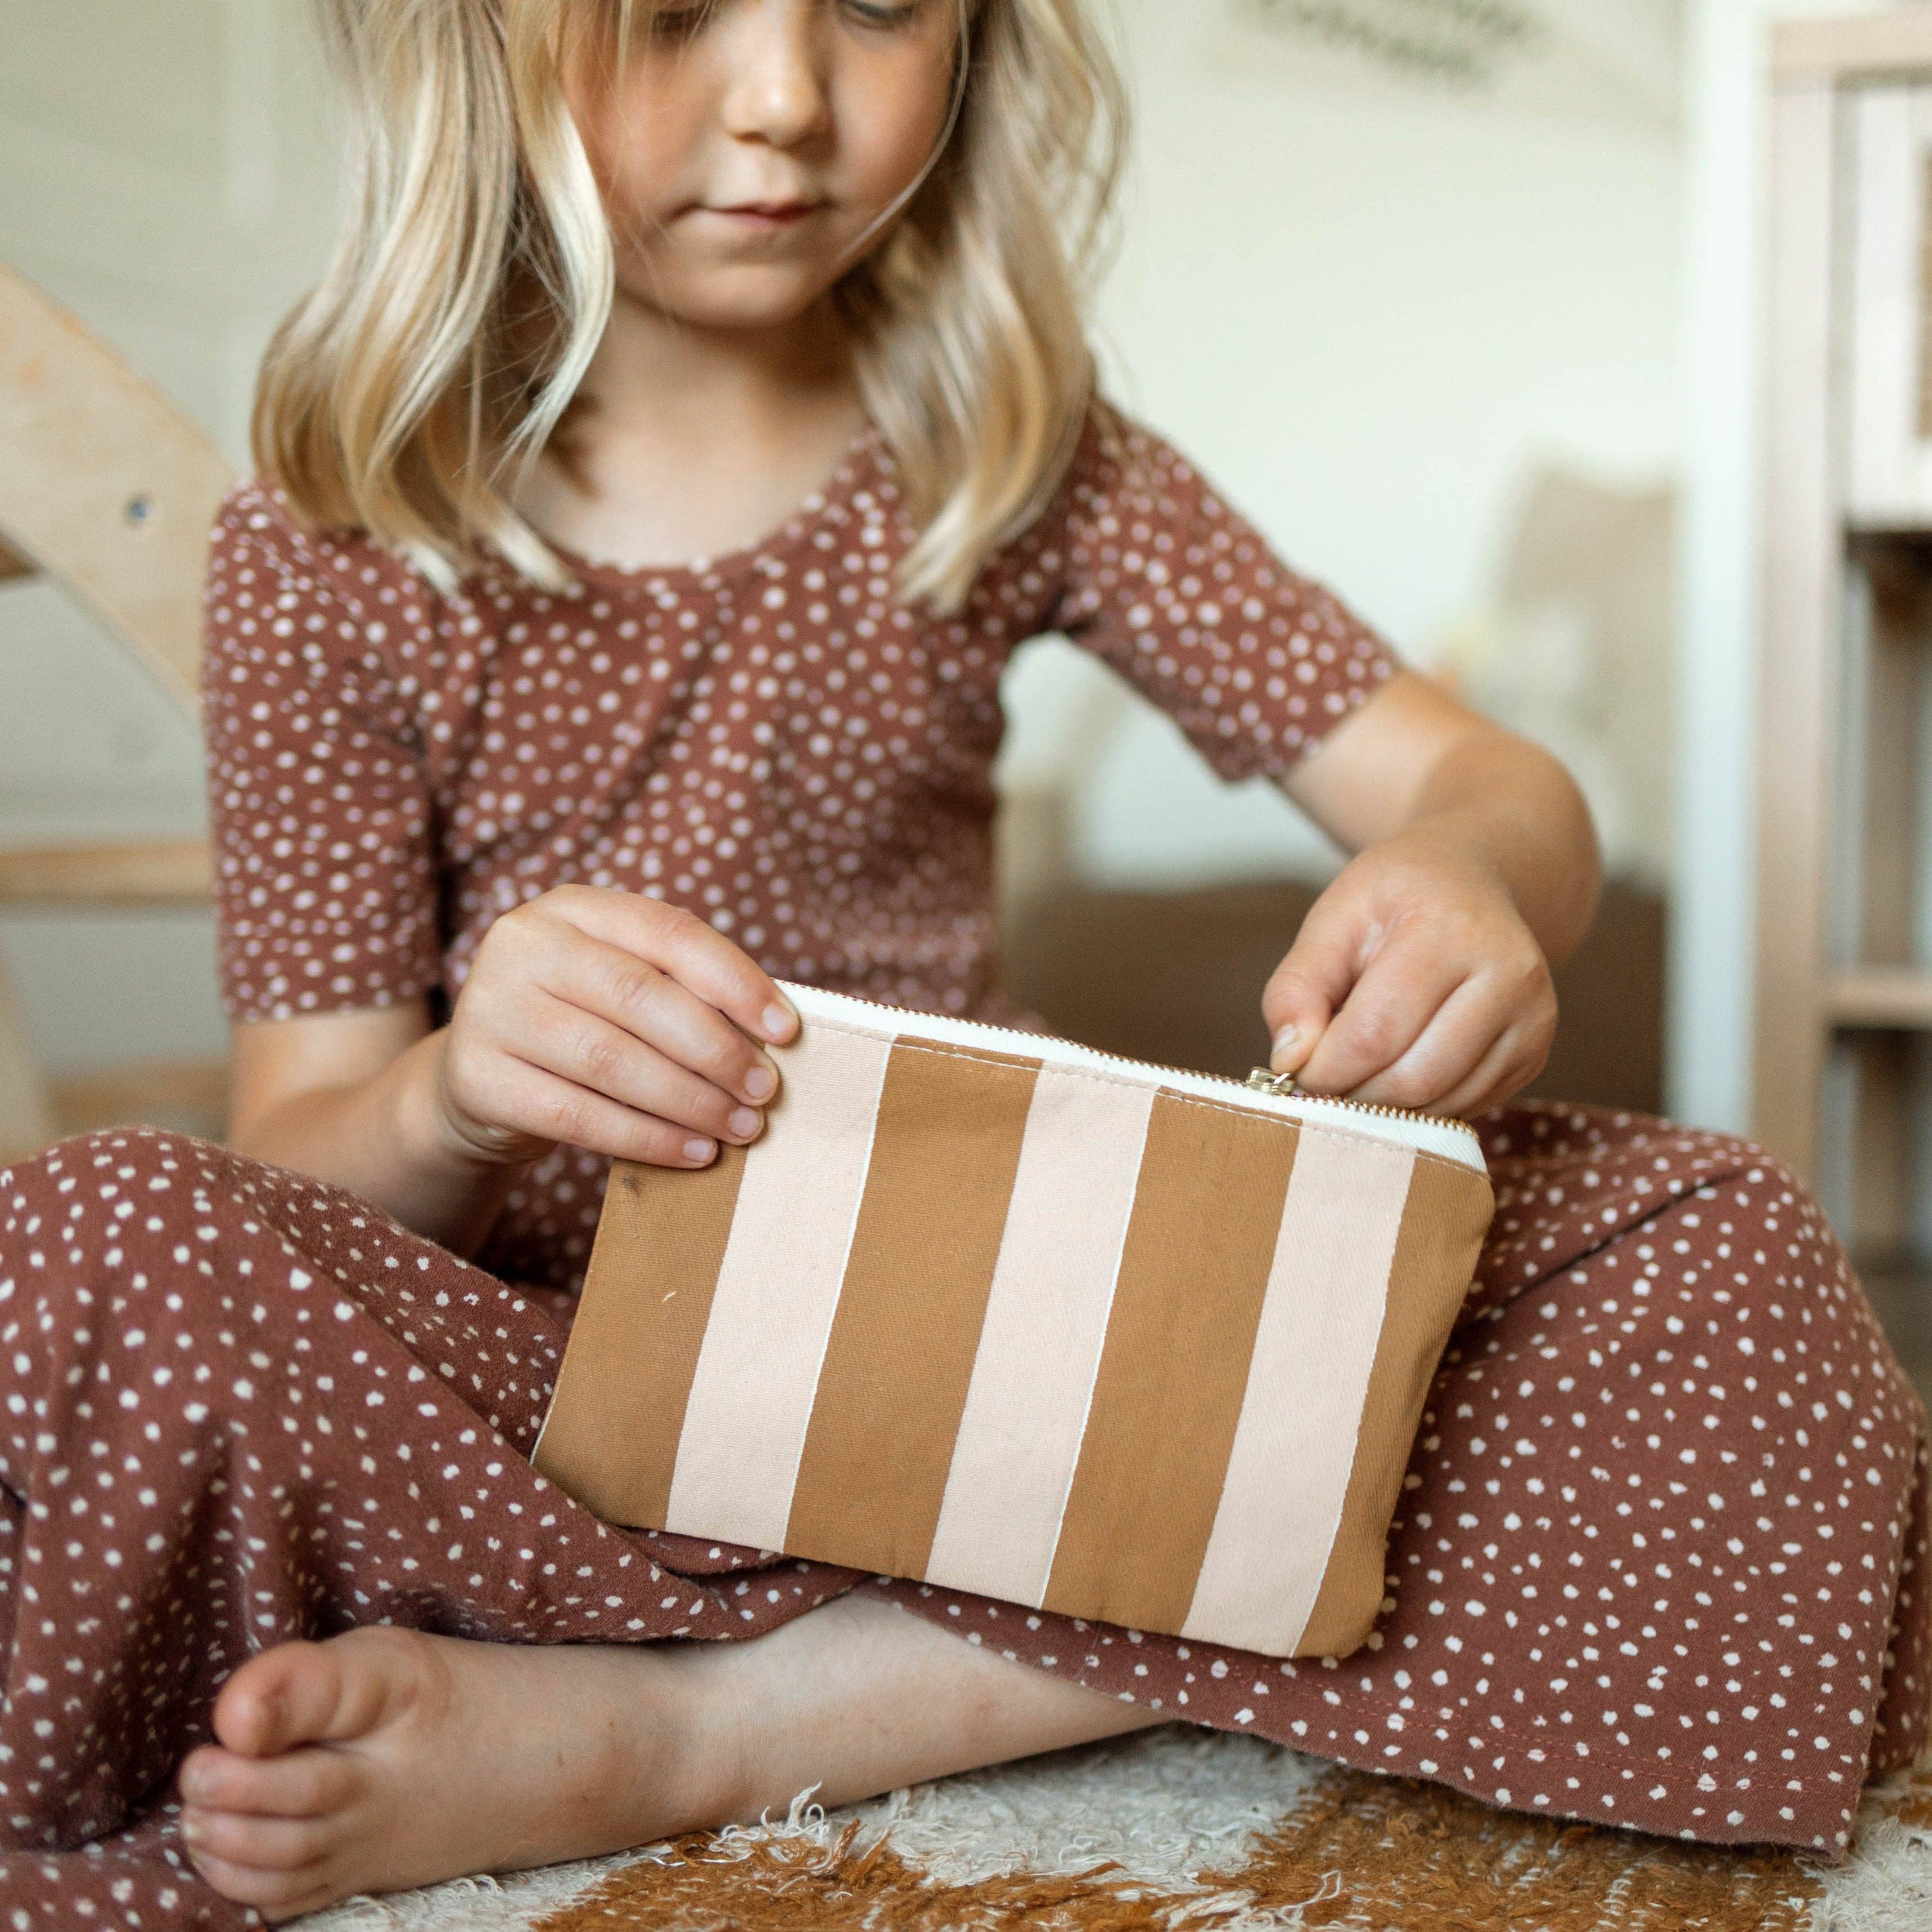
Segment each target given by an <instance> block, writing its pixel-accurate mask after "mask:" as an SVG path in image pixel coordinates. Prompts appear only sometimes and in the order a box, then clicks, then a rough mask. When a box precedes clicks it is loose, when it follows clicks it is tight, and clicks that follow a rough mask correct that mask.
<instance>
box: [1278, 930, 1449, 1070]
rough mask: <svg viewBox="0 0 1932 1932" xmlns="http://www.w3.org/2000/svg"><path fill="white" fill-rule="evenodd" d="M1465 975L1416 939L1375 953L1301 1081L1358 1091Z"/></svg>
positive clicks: (1414, 1036)
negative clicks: (1420, 945)
mask: <svg viewBox="0 0 1932 1932" xmlns="http://www.w3.org/2000/svg"><path fill="white" fill-rule="evenodd" d="M1466 977H1467V976H1466V974H1464V973H1463V971H1461V970H1460V968H1457V967H1454V966H1448V965H1445V964H1444V963H1443V962H1442V959H1440V958H1439V956H1436V954H1435V953H1433V952H1432V951H1431V950H1430V949H1427V948H1426V947H1419V946H1418V945H1415V944H1408V945H1402V944H1397V945H1394V946H1391V947H1390V948H1389V949H1388V950H1387V951H1386V952H1384V953H1379V954H1378V955H1377V956H1376V958H1375V959H1373V960H1371V961H1370V962H1369V965H1368V966H1367V969H1366V970H1365V971H1364V973H1363V974H1362V976H1361V978H1360V979H1359V980H1357V981H1356V982H1355V985H1354V986H1352V988H1351V989H1349V997H1348V998H1347V999H1346V1001H1344V1002H1343V1006H1342V1009H1341V1010H1340V1012H1339V1013H1337V1015H1336V1016H1335V1017H1334V1019H1333V1020H1331V1022H1329V1025H1328V1031H1326V1032H1325V1033H1324V1034H1322V1037H1321V1039H1320V1040H1319V1042H1317V1043H1316V1048H1315V1051H1314V1052H1313V1053H1312V1054H1310V1056H1309V1058H1308V1060H1307V1063H1306V1064H1304V1067H1302V1070H1301V1082H1302V1085H1304V1086H1305V1087H1307V1088H1309V1089H1310V1091H1313V1092H1315V1093H1318V1094H1349V1095H1351V1096H1360V1095H1361V1093H1362V1090H1363V1089H1364V1088H1366V1087H1367V1085H1368V1083H1369V1082H1370V1081H1372V1080H1373V1079H1375V1077H1376V1075H1377V1074H1379V1073H1382V1072H1383V1071H1384V1070H1385V1069H1386V1068H1388V1067H1393V1066H1394V1064H1396V1063H1397V1061H1399V1060H1400V1059H1401V1058H1402V1057H1403V1055H1404V1054H1406V1053H1407V1052H1409V1049H1411V1048H1412V1046H1415V1043H1416V1042H1417V1041H1418V1040H1420V1039H1421V1037H1422V1036H1423V1034H1424V1031H1426V1030H1427V1027H1428V1025H1429V1023H1430V1021H1431V1020H1432V1019H1433V1018H1434V1017H1435V1016H1436V1013H1438V1012H1439V1011H1440V1010H1441V1009H1442V1007H1443V1005H1444V1004H1445V1002H1446V1001H1448V1000H1449V999H1450V998H1451V996H1452V995H1454V992H1456V990H1457V987H1458V986H1460V985H1461V984H1462V983H1463V980H1464V979H1465V978H1466Z"/></svg>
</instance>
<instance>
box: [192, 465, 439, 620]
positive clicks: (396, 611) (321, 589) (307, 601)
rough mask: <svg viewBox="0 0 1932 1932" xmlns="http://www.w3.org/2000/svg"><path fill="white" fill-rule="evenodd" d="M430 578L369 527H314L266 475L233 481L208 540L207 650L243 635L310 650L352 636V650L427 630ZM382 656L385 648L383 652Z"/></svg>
mask: <svg viewBox="0 0 1932 1932" xmlns="http://www.w3.org/2000/svg"><path fill="white" fill-rule="evenodd" d="M436 607H437V592H436V590H435V589H434V586H432V585H431V583H429V582H428V580H427V579H426V578H425V577H424V576H423V575H422V573H421V572H420V571H418V570H417V569H416V567H415V565H413V564H412V563H410V562H409V560H408V559H407V558H405V557H403V556H398V554H397V553H395V551H394V550H389V549H388V548H386V547H385V546H384V545H383V544H380V543H378V542H377V541H376V540H375V539H374V538H373V537H371V535H369V534H368V532H366V531H365V530H359V529H317V528H315V527H314V526H311V525H309V524H308V523H305V522H304V521H302V519H301V518H299V517H298V516H297V515H296V514H295V512H294V511H293V509H292V508H290V505H289V502H288V500H287V498H286V497H285V496H284V495H283V494H282V493H281V490H279V489H278V488H277V487H275V484H273V483H272V482H271V481H269V480H267V479H266V478H261V477H257V478H254V480H252V481H249V482H246V483H242V484H238V485H237V486H236V487H235V488H234V489H233V490H230V491H229V493H228V495H227V496H226V497H225V498H224V499H223V501H222V504H221V507H220V510H219V511H217V513H216V516H215V520H214V530H213V532H212V534H211V538H210V541H209V546H208V586H207V595H206V619H207V623H206V630H207V641H208V646H209V648H210V649H211V650H216V649H219V648H220V646H222V645H223V643H224V642H226V641H228V640H233V639H234V638H236V637H249V638H251V639H253V640H256V641H257V643H260V642H262V641H263V640H265V639H277V640H284V641H287V642H291V643H293V642H294V641H295V640H298V639H299V640H302V643H303V645H305V646H306V647H307V648H308V649H311V650H314V649H318V648H319V649H324V650H326V649H329V647H330V646H332V644H338V643H346V644H353V646H356V649H357V651H358V654H359V655H366V654H367V653H368V652H369V650H370V649H371V646H381V645H383V644H384V643H386V642H389V641H392V640H396V641H401V640H415V639H427V638H428V637H430V636H431V634H433V633H434V630H435V628H436ZM383 655H387V653H386V652H385V653H383Z"/></svg>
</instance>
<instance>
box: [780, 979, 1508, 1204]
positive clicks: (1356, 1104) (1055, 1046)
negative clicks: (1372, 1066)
mask: <svg viewBox="0 0 1932 1932" xmlns="http://www.w3.org/2000/svg"><path fill="white" fill-rule="evenodd" d="M778 985H779V986H781V988H782V989H784V993H785V995H786V996H787V998H789V999H790V1001H791V1002H792V1004H793V1006H794V1007H796V1009H797V1010H798V1013H799V1017H800V1018H801V1019H811V1018H813V1017H814V1013H813V1009H814V1007H817V1008H818V1009H819V1010H820V1017H823V1016H829V1015H831V1014H834V1013H837V1012H838V1010H839V1009H840V1008H841V1007H856V1008H858V1009H859V1010H860V1011H861V1012H863V1013H877V1014H880V1015H882V1016H883V1017H884V1018H885V1019H886V1020H888V1021H889V1022H891V1026H892V1031H893V1032H895V1033H898V1034H911V1035H913V1037H924V1038H928V1039H938V1040H945V1039H947V1038H948V1037H950V1036H952V1035H953V1034H956V1033H957V1034H963V1035H965V1036H966V1037H965V1039H964V1040H961V1041H960V1042H959V1043H960V1044H962V1045H967V1046H971V1045H975V1044H977V1045H982V1046H985V1047H986V1048H987V1049H989V1050H994V1051H998V1052H1007V1053H1011V1054H1013V1055H1018V1056H1019V1057H1021V1058H1027V1059H1034V1060H1045V1061H1049V1062H1053V1063H1055V1064H1063V1065H1078V1064H1082V1062H1094V1061H1098V1062H1100V1063H1103V1064H1105V1065H1106V1066H1109V1067H1122V1068H1125V1069H1126V1070H1128V1071H1129V1072H1130V1073H1136V1074H1140V1075H1142V1076H1148V1077H1149V1084H1160V1085H1171V1086H1174V1087H1176V1088H1178V1089H1180V1090H1181V1091H1194V1092H1201V1091H1206V1092H1207V1093H1208V1094H1210V1095H1211V1096H1212V1097H1215V1098H1223V1097H1226V1098H1228V1099H1232V1100H1236V1101H1238V1103H1239V1104H1241V1105H1242V1106H1247V1107H1249V1108H1250V1109H1253V1111H1254V1112H1256V1113H1273V1114H1278V1115H1282V1116H1283V1117H1284V1118H1289V1119H1292V1120H1310V1121H1320V1120H1322V1119H1324V1118H1334V1117H1336V1116H1338V1115H1339V1116H1341V1117H1343V1121H1344V1122H1346V1121H1349V1117H1353V1119H1352V1124H1354V1125H1355V1127H1356V1130H1357V1131H1358V1132H1364V1133H1370V1134H1371V1135H1373V1136H1374V1138H1376V1139H1379V1140H1385V1141H1391V1142H1396V1143H1397V1144H1398V1145H1403V1146H1406V1147H1414V1148H1418V1150H1420V1151H1427V1152H1434V1153H1439V1154H1444V1155H1446V1156H1447V1157H1448V1158H1449V1159H1451V1160H1455V1161H1457V1162H1459V1163H1460V1164H1461V1165H1462V1166H1465V1167H1470V1168H1473V1169H1475V1170H1476V1172H1478V1173H1484V1172H1487V1171H1488V1163H1487V1162H1486V1161H1485V1160H1484V1158H1483V1151H1482V1146H1481V1142H1478V1139H1477V1138H1476V1135H1475V1130H1474V1129H1473V1128H1472V1127H1470V1125H1469V1123H1468V1122H1467V1121H1452V1120H1448V1119H1445V1118H1442V1117H1441V1116H1439V1115H1434V1114H1423V1113H1413V1112H1409V1111H1408V1110H1407V1109H1404V1108H1400V1107H1384V1106H1376V1105H1375V1104H1374V1103H1372V1102H1370V1101H1366V1100H1335V1099H1331V1097H1329V1096H1328V1095H1327V1094H1309V1093H1305V1092H1304V1091H1302V1090H1301V1088H1300V1087H1299V1086H1298V1085H1296V1084H1295V1080H1294V1076H1292V1075H1290V1074H1281V1075H1277V1074H1275V1073H1271V1072H1270V1071H1269V1070H1268V1069H1267V1068H1266V1067H1256V1069H1255V1070H1254V1071H1253V1073H1251V1074H1250V1075H1249V1076H1248V1077H1247V1079H1246V1080H1245V1081H1242V1080H1232V1079H1229V1078H1228V1077H1227V1076H1226V1075H1225V1074H1220V1073H1196V1072H1194V1071H1193V1070H1192V1069H1190V1068H1187V1067H1163V1066H1161V1065H1160V1064H1157V1062H1154V1061H1147V1060H1133V1059H1130V1058H1128V1057H1127V1055H1125V1054H1121V1053H1109V1052H1106V1050H1105V1049H1103V1048H1100V1047H1095V1046H1080V1045H1079V1044H1078V1043H1076V1042H1074V1041H1072V1040H1061V1039H1059V1038H1058V1037H1056V1036H1055V1035H1053V1034H1037V1033H1023V1032H1022V1031H1020V1030H1019V1028H1016V1027H999V1026H993V1025H990V1024H989V1023H988V1022H986V1021H984V1020H968V1019H956V1018H954V1017H953V1016H952V1015H950V1014H947V1013H919V1012H916V1011H915V1010H913V1009H912V1008H910V1007H889V1006H887V1005H886V1004H885V1003H884V1002H883V1001H880V1000H868V999H862V998H860V997H859V995H857V994H856V993H837V992H832V991H831V990H830V989H829V988H827V987H823V986H803V985H801V984H799V983H796V982H795V981H792V980H780V981H779V982H778ZM1258 1102H1271V1103H1273V1104H1272V1105H1271V1106H1265V1105H1257V1103H1258ZM1371 1122H1373V1123H1375V1125H1373V1126H1371V1125H1370V1123H1371ZM1338 1124H1342V1123H1341V1122H1338Z"/></svg>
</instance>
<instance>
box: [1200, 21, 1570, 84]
mask: <svg viewBox="0 0 1932 1932" xmlns="http://www.w3.org/2000/svg"><path fill="white" fill-rule="evenodd" d="M1236 4H1237V5H1238V7H1239V9H1240V10H1241V12H1242V13H1244V14H1245V15H1246V16H1247V17H1248V18H1249V19H1250V20H1251V21H1253V22H1255V23H1258V24H1259V25H1261V26H1265V27H1268V28H1272V29H1274V30H1275V31H1278V32H1280V33H1282V34H1288V35H1291V36H1292V37H1295V38H1297V39H1299V40H1307V41H1310V42H1313V43H1319V44H1322V45H1325V46H1331V47H1334V48H1336V49H1340V50H1341V51H1343V52H1348V53H1352V54H1355V55H1360V56H1361V57H1362V58H1366V59H1368V60H1370V61H1373V62H1375V63H1376V64H1377V65H1380V66H1382V67H1385V68H1391V69H1393V70H1394V71H1396V72H1397V73H1398V74H1403V75H1405V76H1406V77H1409V78H1411V79H1416V80H1434V81H1439V82H1448V83H1451V84H1453V85H1456V86H1464V87H1483V86H1488V85H1490V83H1493V82H1495V81H1496V80H1500V79H1501V78H1502V77H1503V74H1504V73H1505V70H1506V69H1507V68H1508V67H1509V66H1510V65H1511V64H1512V63H1513V62H1515V61H1516V60H1517V59H1519V58H1521V57H1523V55H1529V54H1533V53H1536V52H1541V49H1542V43H1543V42H1544V39H1545V37H1546V34H1545V30H1544V26H1543V23H1542V22H1541V20H1540V19H1539V18H1538V16H1537V15H1536V13H1535V12H1534V11H1533V10H1532V9H1531V8H1530V7H1527V6H1525V5H1519V4H1517V0H1236Z"/></svg>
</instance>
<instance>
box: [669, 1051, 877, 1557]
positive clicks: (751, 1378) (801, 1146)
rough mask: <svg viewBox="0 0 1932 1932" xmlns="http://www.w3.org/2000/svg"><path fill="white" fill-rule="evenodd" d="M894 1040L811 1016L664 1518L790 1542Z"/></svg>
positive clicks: (741, 1212) (769, 1545)
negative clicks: (795, 1497) (801, 1468)
mask: <svg viewBox="0 0 1932 1932" xmlns="http://www.w3.org/2000/svg"><path fill="white" fill-rule="evenodd" d="M891 1056H892V1041H891V1040H890V1039H889V1038H873V1037H869V1036H867V1035H865V1034H852V1033H847V1032H844V1031H840V1030H838V1029H836V1028H831V1027H826V1026H818V1025H808V1026H807V1027H806V1028H805V1031H804V1032H803V1034H802V1035H801V1037H800V1038H799V1041H798V1043H797V1044H796V1046H793V1047H792V1048H791V1049H790V1050H789V1051H788V1052H787V1053H786V1055H784V1061H783V1070H784V1075H785V1086H784V1093H783V1095H782V1097H781V1099H780V1100H779V1102H778V1104H777V1105H776V1106H774V1107H773V1108H772V1110H771V1119H770V1124H769V1127H767V1128H766V1131H765V1138H764V1139H763V1140H762V1141H760V1142H759V1143H758V1145H757V1146H756V1147H755V1148H753V1150H752V1151H751V1157H750V1158H749V1159H748V1160H747V1161H746V1162H745V1175H744V1180H743V1181H742V1184H741V1185H740V1187H739V1190H738V1205H737V1211H736V1214H734V1215H733V1218H732V1222H731V1233H730V1238H729V1239H728V1240H727V1242H726V1244H725V1248H724V1262H723V1263H722V1265H721V1267H720V1268H719V1269H718V1286H717V1289H716V1292H715V1294H714V1295H713V1296H712V1304H711V1319H710V1322H709V1325H708V1326H707V1327H706V1329H705V1331H704V1341H703V1346H702V1347H701V1348H700V1349H699V1351H698V1355H697V1371H696V1373H695V1374H694V1376H693V1377H692V1379H691V1400H690V1401H689V1403H688V1404H687V1406H686V1407H685V1416H684V1431H683V1433H682V1435H681V1436H679V1439H678V1452H677V1464H676V1469H675V1470H674V1472H673V1475H672V1478H671V1490H670V1510H669V1511H668V1520H667V1522H666V1523H665V1524H664V1527H665V1528H666V1529H670V1530H674V1531H676V1532H679V1533H681V1534H682V1535H688V1536H709V1537H717V1538H720V1539H721V1540H722V1541H726V1542H730V1543H747V1544H751V1545H752V1546H753V1547H754V1548H756V1549H759V1550H776V1549H778V1548H779V1547H781V1544H782V1541H783V1539H784V1533H785V1525H786V1523H787V1520H789V1518H790V1514H791V1497H792V1490H793V1485H794V1484H796V1481H797V1480H798V1465H799V1457H800V1456H801V1455H802V1453H803V1451H804V1448H805V1430H806V1428H807V1427H808V1425H809V1424H810V1422H811V1406H812V1400H813V1397H814V1395H815V1394H816V1393H817V1387H818V1373H819V1370H820V1367H822V1366H823V1363H824V1360H825V1346H826V1341H827V1340H828V1339H829V1337H830V1335H831V1333H832V1316H834V1314H835V1313H836V1312H837V1310H838V1295H839V1290H840V1288H841V1285H842V1284H843V1283H844V1278H845V1260H846V1256H847V1252H848V1250H850V1247H851V1245H852V1231H853V1228H854V1226H856V1223H857V1221H858V1217H859V1201H860V1199H861V1198H862V1196H863V1194H864V1192H865V1170H866V1169H867V1167H868V1166H869V1165H870V1163H871V1155H872V1132H873V1129H874V1125H875V1124H876V1123H877V1118H878V1111H879V1095H880V1091H881V1090H882V1089H883V1086H884V1084H885V1078H886V1061H888V1060H889V1058H891Z"/></svg>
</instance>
